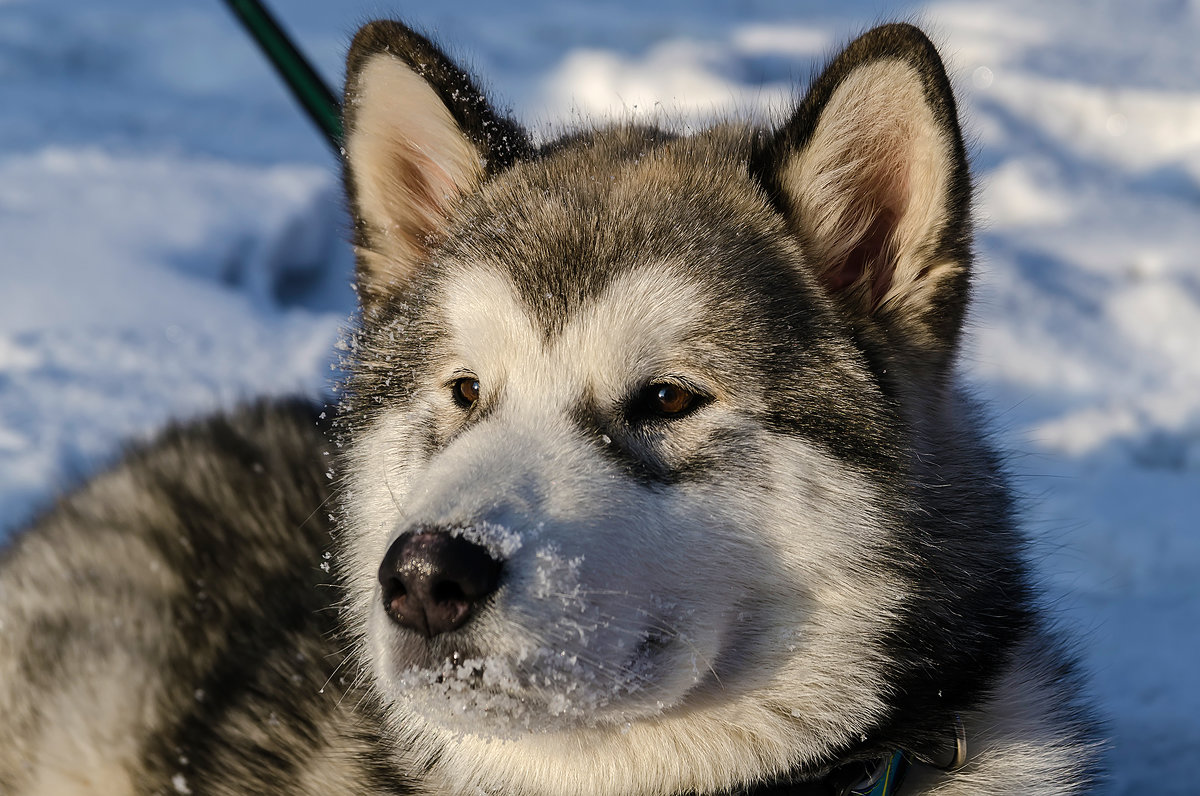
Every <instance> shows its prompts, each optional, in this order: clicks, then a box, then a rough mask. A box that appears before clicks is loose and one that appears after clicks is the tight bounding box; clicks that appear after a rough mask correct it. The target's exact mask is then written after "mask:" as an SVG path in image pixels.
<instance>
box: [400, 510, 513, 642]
mask: <svg viewBox="0 0 1200 796" xmlns="http://www.w3.org/2000/svg"><path fill="white" fill-rule="evenodd" d="M500 568H501V565H500V562H499V561H497V560H495V559H494V558H492V557H491V555H489V554H488V551H487V550H486V549H484V548H483V547H482V546H480V545H477V544H475V543H474V542H470V541H467V540H466V539H464V538H463V537H462V536H454V535H451V534H450V533H449V532H447V531H441V530H422V531H417V532H414V533H406V534H404V535H403V536H401V537H400V538H399V539H397V540H396V541H395V542H393V543H392V546H391V547H390V548H389V549H388V552H387V554H386V555H385V556H384V557H383V562H382V563H381V564H380V566H379V583H380V585H381V586H382V587H383V607H384V610H385V611H386V612H387V614H388V616H390V617H391V618H392V620H393V621H395V622H396V623H397V624H400V625H402V626H404V627H407V628H409V629H411V630H415V631H417V632H418V633H420V634H422V635H424V636H426V637H433V636H436V635H439V634H441V633H446V632H449V631H451V630H455V629H457V628H459V627H461V626H462V625H464V624H466V622H467V621H468V620H469V619H470V618H471V616H472V615H473V613H474V612H475V609H476V608H478V606H479V605H480V603H482V602H484V601H485V600H486V599H487V598H488V597H489V596H491V594H492V593H493V592H494V591H495V590H496V588H497V586H498V585H499V582H500Z"/></svg>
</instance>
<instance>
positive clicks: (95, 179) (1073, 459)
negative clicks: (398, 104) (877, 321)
mask: <svg viewBox="0 0 1200 796" xmlns="http://www.w3.org/2000/svg"><path fill="white" fill-rule="evenodd" d="M270 6H271V8H272V9H273V10H274V12H275V13H276V15H277V16H278V17H279V19H280V20H281V21H282V22H283V23H284V25H285V27H287V28H288V29H289V30H290V31H291V32H292V33H293V34H294V36H295V38H296V40H297V41H298V43H299V44H300V45H301V47H302V48H303V49H304V50H305V51H307V53H308V54H309V55H310V57H311V58H312V59H313V60H314V61H315V63H316V65H317V66H318V68H319V70H320V71H321V72H322V73H323V74H324V75H325V76H326V78H327V79H328V80H329V82H330V83H332V84H334V85H339V84H340V81H341V68H342V64H341V61H342V58H343V56H344V53H345V48H346V46H347V44H348V43H349V40H350V37H351V35H352V34H353V31H354V30H355V28H356V27H357V25H358V24H360V23H361V22H363V21H365V20H367V19H370V18H372V17H378V16H395V17H398V18H402V19H404V20H406V21H408V22H409V23H410V24H414V25H415V26H416V27H418V28H419V29H421V30H424V31H425V32H427V33H430V34H432V35H433V36H435V37H436V38H437V39H439V40H440V41H441V42H443V43H444V44H445V45H446V46H447V49H448V50H449V52H450V53H451V54H452V55H453V56H455V57H457V58H458V59H459V60H460V62H461V63H464V64H466V65H468V66H469V67H470V68H471V69H472V70H473V71H475V72H476V73H477V74H478V75H480V76H481V78H482V83H483V84H484V85H485V86H486V87H487V88H489V89H490V91H491V93H492V95H493V96H494V98H495V99H496V101H497V102H498V104H499V105H500V106H501V107H505V108H508V109H509V110H511V112H512V113H513V114H514V115H515V116H516V117H517V118H518V119H519V120H520V121H522V122H523V123H525V124H526V125H527V126H529V127H530V128H532V129H533V130H534V131H536V132H537V134H538V135H539V136H540V137H541V138H543V139H545V138H547V137H550V136H553V135H554V134H555V133H556V131H561V130H562V129H564V127H569V126H570V125H572V124H578V123H580V122H587V121H588V120H593V119H598V118H602V117H607V116H610V115H613V114H615V115H617V116H622V117H629V116H638V115H645V114H650V115H652V116H653V117H654V118H657V119H659V120H660V121H662V122H664V123H666V124H669V125H671V126H674V127H676V128H678V129H680V130H686V129H688V128H690V127H694V126H696V125H700V124H703V122H704V121H705V120H706V119H711V118H713V117H714V116H719V115H722V114H726V115H727V114H730V113H739V114H753V115H755V116H756V117H757V118H759V119H761V120H763V121H764V123H769V122H770V121H771V120H772V119H775V118H779V116H780V114H781V113H783V112H784V110H785V109H786V108H787V106H788V103H789V102H791V101H792V100H793V99H794V98H795V97H796V96H797V93H798V92H799V91H801V90H802V88H803V86H804V85H805V84H806V83H807V81H808V79H809V77H810V76H811V74H812V72H813V70H814V69H815V68H816V67H817V65H818V64H820V63H821V61H822V60H823V59H825V58H826V57H827V56H828V55H829V54H830V53H831V52H832V51H833V49H834V48H835V47H837V46H838V45H840V44H842V43H845V42H846V41H847V40H848V39H849V38H851V37H853V36H854V35H855V34H857V33H860V32H862V31H863V30H865V29H866V28H867V27H869V26H870V25H872V24H873V23H875V22H880V21H888V20H895V19H905V20H911V21H916V22H918V23H919V24H922V25H923V26H925V27H926V29H927V30H928V31H929V32H930V33H931V34H932V35H933V37H934V39H935V40H936V41H937V42H938V43H939V44H940V46H941V48H942V52H943V54H944V55H945V57H946V58H947V60H948V62H949V65H950V67H951V70H952V72H953V75H954V79H955V83H956V88H957V91H958V96H959V98H960V101H961V108H962V113H963V116H964V120H965V128H966V131H967V133H968V135H969V136H970V139H971V142H972V145H971V149H972V152H973V155H974V165H975V170H976V175H977V187H978V200H979V201H978V207H977V210H978V212H977V215H978V218H979V221H980V231H979V235H978V249H979V264H978V278H977V290H976V302H975V306H974V312H973V315H972V329H971V333H970V335H969V339H968V341H967V345H966V351H965V357H964V364H963V373H964V376H965V378H966V380H967V381H968V382H969V383H970V384H971V385H972V386H973V388H974V389H975V390H976V391H977V392H978V393H979V394H980V396H981V397H982V398H983V399H984V400H985V401H986V402H987V403H988V404H989V405H990V406H991V409H992V413H993V415H994V417H995V419H996V421H995V426H994V428H995V431H996V434H997V437H998V441H999V443H1000V444H1001V445H1002V446H1003V447H1004V448H1006V449H1007V450H1009V451H1011V452H1012V454H1013V457H1012V461H1011V466H1012V468H1013V470H1014V472H1015V473H1016V476H1017V483H1018V486H1019V488H1020V489H1021V490H1022V492H1023V493H1024V495H1025V497H1026V505H1027V515H1028V524H1029V527H1030V529H1031V531H1032V532H1033V534H1034V535H1035V538H1036V546H1035V551H1036V554H1037V556H1038V559H1039V573H1040V575H1041V578H1042V580H1043V582H1044V583H1045V585H1046V590H1047V595H1048V599H1049V600H1050V601H1051V602H1052V603H1054V604H1055V605H1056V606H1057V607H1058V608H1059V609H1061V611H1062V614H1063V624H1064V625H1065V626H1066V627H1067V628H1068V629H1069V630H1070V631H1071V632H1073V633H1075V634H1076V635H1077V636H1078V637H1079V639H1080V648H1081V650H1082V652H1083V655H1084V658H1085V661H1086V664H1087V666H1088V668H1089V670H1090V672H1091V673H1092V676H1093V679H1094V690H1095V692H1096V695H1097V696H1098V698H1099V701H1100V703H1101V704H1102V705H1103V708H1104V710H1105V712H1106V713H1107V715H1108V717H1109V720H1110V722H1111V727H1112V736H1113V746H1114V748H1113V752H1112V766H1113V773H1114V788H1113V792H1114V793H1119V794H1142V793H1155V794H1185V793H1192V794H1194V793H1197V792H1200V785H1197V784H1196V782H1197V777H1196V774H1195V771H1194V769H1195V767H1196V766H1197V765H1200V718H1198V717H1200V684H1198V683H1197V680H1198V677H1197V672H1198V671H1200V663H1198V661H1200V519H1198V517H1200V350H1198V349H1200V47H1198V46H1197V42H1200V2H1197V0H1140V2H1137V3H1133V2H1126V1H1124V0H1094V1H1092V2H1087V1H1086V0H1060V1H1059V2H1054V3H1044V2H1035V1H1034V0H1025V1H1022V0H1003V1H1001V0H992V1H990V2H986V1H985V2H974V3H970V2H932V3H911V4H910V3H893V2H888V0H872V1H871V2H859V1H858V0H839V1H837V2H825V1H822V0H816V1H814V2H804V3H802V2H797V1H796V0H741V1H740V2H733V1H731V2H714V1H713V0H686V2H685V1H684V0H668V1H667V2H660V3H646V2H634V1H633V0H630V1H629V2H588V3H580V4H578V5H572V4H568V3H564V2H561V0H553V1H551V0H530V1H528V2H513V3H497V2H494V0H489V2H483V0H461V1H460V2H446V0H440V1H439V2H431V1H429V0H413V1H412V2H406V3H404V4H398V5H387V4H385V3H381V2H369V3H368V2H359V1H358V0H341V1H340V2H336V3H333V2H326V1H324V0H271V3H270ZM0 108H2V110H0V537H3V535H4V534H6V533H8V532H10V531H11V530H12V529H13V528H15V527H16V526H18V525H20V524H22V523H23V522H25V521H27V520H28V519H29V517H30V516H31V515H32V513H33V512H34V511H35V510H36V509H37V507H39V506H41V505H44V504H46V502H47V501H49V500H51V499H52V498H53V496H54V495H55V494H56V491H57V490H59V489H61V488H62V486H63V485H64V484H69V483H71V482H73V481H76V480H78V479H79V478H81V477H83V476H85V475H87V474H88V473H90V472H93V471H94V470H95V468H97V467H98V466H100V465H101V464H102V463H103V462H105V461H106V460H109V459H111V458H112V456H113V455H114V454H115V453H116V452H117V451H118V450H119V447H120V445H121V443H122V442H123V441H126V440H129V439H136V438H141V437H145V436H147V435H149V434H151V433H152V432H153V430H154V429H156V428H158V427H160V426H161V425H162V424H163V423H164V422H165V421H166V420H167V419H168V418H172V417H180V416H190V415H194V414H197V413H201V412H204V411H208V410H211V409H213V408H215V407H218V406H224V405H228V404H230V403H232V402H234V401H237V400H239V399H243V398H247V397H250V396H257V395H262V394H281V393H291V392H302V393H306V394H309V395H312V396H318V397H319V396H322V395H327V394H328V388H329V383H330V379H331V375H332V374H331V371H332V367H333V366H332V365H331V362H332V361H333V357H332V352H333V350H334V346H335V342H336V340H337V337H338V333H339V329H340V328H341V327H342V326H343V325H344V324H345V322H346V321H347V318H348V317H349V315H350V314H351V312H352V311H353V295H352V293H351V291H350V289H349V279H350V273H351V268H352V263H351V256H350V252H349V247H348V246H347V244H346V238H347V224H346V221H345V218H344V216H343V209H342V205H341V196H340V186H339V175H338V163H337V162H336V160H335V158H334V157H333V156H332V155H331V154H330V152H329V150H328V149H327V147H326V145H325V144H324V142H323V140H322V139H321V138H320V137H319V135H318V133H317V132H316V130H315V129H314V128H313V127H311V126H310V124H309V122H308V120H307V119H306V118H305V117H304V116H303V115H302V114H301V112H300V111H299V110H298V108H297V106H296V105H294V103H293V101H292V99H291V98H290V96H289V95H287V94H286V92H285V91H284V89H283V88H282V86H281V84H280V83H279V81H278V80H277V78H276V77H275V75H274V74H273V73H272V72H271V71H270V68H269V67H268V65H267V64H266V62H265V61H264V60H263V58H262V56H261V55H260V54H259V52H258V51H257V49H255V47H254V46H253V45H252V44H251V42H250V41H249V39H248V38H247V37H246V35H245V34H244V33H243V31H242V30H241V29H240V28H239V27H238V25H237V23H236V22H235V21H234V20H233V18H232V16H231V15H230V14H229V13H228V11H227V10H226V8H225V6H224V5H223V4H222V3H221V2H219V0H187V1H186V2H174V3H163V2H161V0H105V2H103V3H98V2H95V0H0Z"/></svg>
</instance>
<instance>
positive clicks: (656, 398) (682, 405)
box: [636, 382, 706, 419]
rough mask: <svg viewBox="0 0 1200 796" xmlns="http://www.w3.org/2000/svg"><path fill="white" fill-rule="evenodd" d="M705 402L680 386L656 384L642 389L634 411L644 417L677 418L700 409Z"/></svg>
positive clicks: (669, 383) (697, 395)
mask: <svg viewBox="0 0 1200 796" xmlns="http://www.w3.org/2000/svg"><path fill="white" fill-rule="evenodd" d="M705 400H706V399H705V398H704V397H703V396H701V395H699V394H697V393H695V392H693V391H691V390H689V389H688V388H686V387H684V386H682V385H680V384H675V383H673V382H658V383H656V384H648V385H646V387H645V388H643V389H642V392H641V394H640V395H639V396H638V400H637V402H636V404H637V406H636V409H637V410H638V414H641V415H643V416H645V417H660V418H668V419H669V418H677V417H683V416H684V415H686V414H688V413H690V412H692V411H694V410H696V409H698V408H700V406H702V405H703V404H704V402H705Z"/></svg>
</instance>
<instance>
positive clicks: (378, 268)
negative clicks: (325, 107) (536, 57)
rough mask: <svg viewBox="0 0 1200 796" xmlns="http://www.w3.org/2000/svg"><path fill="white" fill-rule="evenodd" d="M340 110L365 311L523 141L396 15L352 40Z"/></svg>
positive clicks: (409, 271) (413, 265) (413, 267)
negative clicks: (460, 205)
mask: <svg viewBox="0 0 1200 796" xmlns="http://www.w3.org/2000/svg"><path fill="white" fill-rule="evenodd" d="M342 107H343V109H344V110H343V114H344V122H345V129H346V156H345V181H346V191H347V194H348V196H349V197H350V205H351V210H352V212H353V214H354V229H355V244H356V246H357V250H358V275H357V276H358V289H359V295H360V298H361V300H362V302H363V306H364V309H368V310H369V309H371V308H372V307H373V306H374V305H375V304H376V303H377V302H378V300H379V299H380V297H382V296H384V295H386V294H387V293H389V292H391V291H393V290H395V289H396V287H398V286H403V285H404V284H405V283H406V282H408V280H409V279H410V277H411V276H412V275H413V273H415V272H416V271H417V270H418V268H419V267H420V265H421V264H422V263H423V262H424V259H425V256H426V254H427V252H428V249H429V245H430V243H431V242H432V241H433V240H436V238H437V237H438V236H439V235H440V234H441V233H442V232H443V231H444V228H445V224H446V222H447V220H448V218H449V216H450V214H451V213H452V211H453V209H454V208H455V206H456V205H457V204H458V202H459V201H461V199H462V197H463V196H465V195H467V194H470V193H471V192H472V191H474V190H475V189H476V188H478V187H479V185H480V184H481V183H482V182H483V180H485V179H486V178H487V177H488V176H490V175H492V174H495V173H496V172H498V171H501V170H503V169H504V168H507V167H508V166H509V165H511V164H512V163H513V162H514V161H515V160H517V159H518V158H520V157H522V156H524V155H525V154H527V152H528V151H529V149H530V147H529V143H528V139H527V138H526V136H525V133H524V132H523V131H522V130H521V129H520V128H519V127H517V125H516V124H514V123H513V122H512V121H510V120H509V119H507V118H505V117H503V116H501V115H500V114H498V113H497V112H496V111H495V110H494V109H493V108H492V107H491V105H490V104H489V103H488V101H487V99H486V98H485V97H484V95H483V93H482V92H481V91H480V90H479V89H478V88H477V87H476V86H475V84H474V82H473V81H472V80H471V78H470V77H469V76H468V75H467V74H466V73H465V72H464V71H462V70H461V69H459V68H458V67H457V66H455V65H454V63H453V62H451V61H450V59H449V58H447V57H446V56H445V55H444V54H443V53H442V52H441V51H440V50H439V49H438V48H437V47H435V46H434V45H433V44H432V43H430V42H429V41H428V40H427V39H425V38H424V37H422V36H420V35H418V34H416V33H414V32H413V31H412V30H410V29H409V28H407V27H406V26H404V25H402V24H401V23H399V22H393V21H387V20H380V21H376V22H371V23H368V24H367V25H365V26H364V27H363V28H362V29H361V30H359V32H358V34H357V35H356V36H355V37H354V42H353V43H352V44H351V46H350V53H349V56H348V57H347V62H346V88H345V101H344V102H343V105H342Z"/></svg>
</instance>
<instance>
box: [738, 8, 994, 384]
mask: <svg viewBox="0 0 1200 796" xmlns="http://www.w3.org/2000/svg"><path fill="white" fill-rule="evenodd" d="M754 168H755V170H756V171H757V173H758V176H759V179H760V180H761V181H762V184H763V185H764V187H765V188H766V189H767V191H768V193H769V194H770V195H771V198H772V200H773V201H774V202H775V203H776V206H777V207H779V209H780V210H781V211H782V212H783V213H784V215H785V216H786V218H787V220H788V223H789V225H790V226H791V229H792V231H793V232H794V233H795V234H796V235H797V237H798V238H799V239H800V242H801V246H802V247H803V249H804V251H805V255H806V257H807V258H808V260H809V262H810V263H812V264H813V266H814V267H815V269H816V271H817V274H818V276H819V278H820V280H821V281H822V282H823V283H824V285H825V287H826V288H827V289H828V291H829V292H830V293H831V294H832V295H833V296H834V298H835V299H836V300H837V301H838V302H839V303H840V304H841V305H842V307H843V308H844V310H845V311H846V312H848V313H849V314H850V316H851V318H852V319H853V321H854V322H855V323H856V324H858V325H860V326H863V325H869V324H873V323H876V322H877V323H879V324H882V326H883V329H884V330H885V333H886V334H887V335H888V336H889V337H890V338H892V339H893V342H895V343H897V344H900V345H902V346H904V347H906V348H907V347H912V348H915V350H917V351H918V352H923V353H922V358H924V359H926V361H931V362H932V363H933V364H935V365H940V364H942V363H944V362H945V361H946V360H947V356H948V354H949V353H950V352H952V351H953V349H954V347H955V344H956V342H957V338H958V334H959V329H960V327H961V324H962V317H963V311H964V308H965V305H966V300H967V291H968V282H969V269H970V259H971V230H970V193H971V189H970V182H969V175H968V169H967V161H966V154H965V151H964V148H963V142H962V134H961V132H960V130H959V126H958V117H957V113H956V110H955V104H954V95H953V93H952V91H951V88H950V82H949V80H948V79H947V77H946V72H945V69H944V67H943V66H942V62H941V59H940V58H939V57H938V54H937V51H936V50H935V49H934V46H933V44H932V43H931V42H930V41H929V39H928V38H926V37H925V35H924V34H923V33H921V31H919V30H918V29H916V28H914V27H913V26H911V25H904V24H896V25H885V26H883V27H878V28H875V29H874V30H872V31H870V32H868V33H866V34H865V35H863V36H861V37H860V38H858V39H857V40H855V41H854V42H853V43H852V44H850V46H849V47H847V48H846V49H845V50H844V51H843V52H842V53H841V54H840V55H838V56H837V57H836V58H835V59H834V60H833V61H832V62H831V63H830V65H829V66H828V68H826V70H825V71H824V72H823V73H822V74H821V76H820V77H819V78H818V79H817V80H816V82H815V83H814V84H813V86H812V88H811V89H810V91H809V93H808V95H807V96H806V97H805V99H804V100H803V102H802V103H801V104H800V107H799V108H798V109H797V111H796V113H795V114H794V115H793V116H792V118H791V119H790V120H789V121H788V122H787V123H786V124H785V125H784V126H783V128H781V129H780V130H779V131H778V132H777V133H776V134H775V136H774V138H773V139H771V140H770V141H769V142H768V143H767V144H766V146H765V147H764V148H763V150H762V151H761V153H760V154H759V155H758V156H757V157H756V161H755V164H754Z"/></svg>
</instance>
